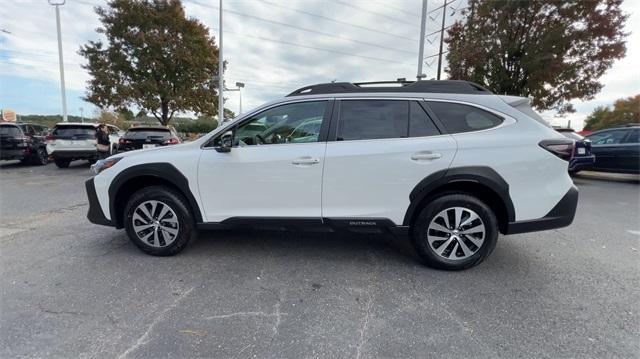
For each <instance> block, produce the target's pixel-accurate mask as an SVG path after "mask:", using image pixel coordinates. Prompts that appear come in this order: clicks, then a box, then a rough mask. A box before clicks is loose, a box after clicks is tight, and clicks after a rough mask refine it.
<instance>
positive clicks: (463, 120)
mask: <svg viewBox="0 0 640 359" xmlns="http://www.w3.org/2000/svg"><path fill="white" fill-rule="evenodd" d="M428 104H429V108H431V110H432V111H433V112H434V113H435V114H436V116H438V119H440V122H442V124H443V125H444V127H445V128H446V129H447V132H449V133H462V132H471V131H480V130H486V129H489V128H492V127H496V126H498V125H500V124H501V123H502V121H503V119H502V118H501V117H500V116H497V115H494V114H493V113H491V112H488V111H485V110H482V109H480V108H477V107H474V106H469V105H463V104H459V103H451V102H439V101H429V102H428Z"/></svg>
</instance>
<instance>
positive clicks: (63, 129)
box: [51, 126, 96, 139]
mask: <svg viewBox="0 0 640 359" xmlns="http://www.w3.org/2000/svg"><path fill="white" fill-rule="evenodd" d="M51 134H52V135H54V136H57V137H68V138H71V137H76V138H85V139H88V138H94V137H95V135H96V129H95V128H94V127H93V126H59V127H55V128H54V129H53V131H52V132H51Z"/></svg>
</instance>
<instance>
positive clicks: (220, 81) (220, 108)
mask: <svg viewBox="0 0 640 359" xmlns="http://www.w3.org/2000/svg"><path fill="white" fill-rule="evenodd" d="M218 26H219V27H220V33H219V35H218V39H219V40H218V41H219V44H218V126H222V122H224V97H223V96H224V60H223V57H222V0H220V24H219V25H218Z"/></svg>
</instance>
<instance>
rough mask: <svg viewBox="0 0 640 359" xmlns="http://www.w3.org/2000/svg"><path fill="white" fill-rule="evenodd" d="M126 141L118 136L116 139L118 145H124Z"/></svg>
mask: <svg viewBox="0 0 640 359" xmlns="http://www.w3.org/2000/svg"><path fill="white" fill-rule="evenodd" d="M127 142H128V141H127V140H125V139H124V138H122V137H120V139H119V140H118V144H120V145H124V144H125V143H127Z"/></svg>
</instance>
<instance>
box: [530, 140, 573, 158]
mask: <svg viewBox="0 0 640 359" xmlns="http://www.w3.org/2000/svg"><path fill="white" fill-rule="evenodd" d="M539 145H540V147H542V148H544V149H545V150H547V151H549V152H551V153H553V154H554V155H556V156H558V157H559V158H561V159H563V160H565V161H569V160H570V159H571V157H573V152H574V150H575V147H576V143H575V141H573V140H570V139H568V138H567V139H553V140H543V141H540V143H539Z"/></svg>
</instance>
